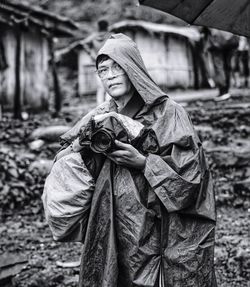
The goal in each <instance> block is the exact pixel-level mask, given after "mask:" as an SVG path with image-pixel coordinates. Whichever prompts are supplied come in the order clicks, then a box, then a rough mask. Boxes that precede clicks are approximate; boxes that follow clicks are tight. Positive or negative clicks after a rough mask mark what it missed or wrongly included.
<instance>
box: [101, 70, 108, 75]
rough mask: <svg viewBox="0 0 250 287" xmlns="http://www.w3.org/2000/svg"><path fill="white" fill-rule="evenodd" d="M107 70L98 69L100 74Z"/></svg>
mask: <svg viewBox="0 0 250 287" xmlns="http://www.w3.org/2000/svg"><path fill="white" fill-rule="evenodd" d="M107 71H108V69H100V70H99V73H100V74H103V73H104V74H105V73H106V72H107Z"/></svg>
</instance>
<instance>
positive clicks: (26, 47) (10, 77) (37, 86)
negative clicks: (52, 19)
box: [0, 28, 49, 109]
mask: <svg viewBox="0 0 250 287" xmlns="http://www.w3.org/2000/svg"><path fill="white" fill-rule="evenodd" d="M2 39H3V44H4V50H5V54H6V60H7V63H8V68H7V69H5V70H4V71H0V96H1V97H2V99H3V103H4V105H6V106H9V107H13V102H14V93H15V53H16V52H15V49H16V39H15V34H14V30H13V29H11V28H6V29H4V33H3V35H2ZM48 60H49V50H48V42H47V39H46V38H44V37H42V36H41V35H40V34H39V33H35V32H30V31H29V32H23V33H22V35H21V75H20V76H21V77H20V79H21V103H22V106H23V108H24V109H26V108H27V109H45V108H47V106H48V100H49V84H48V82H49V81H48V77H49V66H48Z"/></svg>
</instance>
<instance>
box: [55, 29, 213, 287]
mask: <svg viewBox="0 0 250 287" xmlns="http://www.w3.org/2000/svg"><path fill="white" fill-rule="evenodd" d="M96 65H97V72H98V75H99V76H100V79H101V80H102V83H103V85H104V88H105V90H106V91H107V93H108V94H109V95H110V96H111V100H110V101H108V102H105V103H104V104H103V105H101V106H99V107H97V108H96V110H95V111H93V112H91V113H90V114H88V115H87V116H85V117H84V118H83V119H82V120H80V121H79V122H78V123H77V124H76V125H75V126H74V127H73V128H72V129H71V130H70V131H69V132H67V133H66V134H65V135H64V136H63V137H62V139H63V141H64V148H65V149H64V150H62V151H61V152H60V153H59V154H58V156H57V158H58V159H59V158H63V156H64V155H65V154H70V152H76V151H77V150H78V147H77V146H75V145H70V143H72V142H73V143H75V139H76V138H77V137H78V135H79V132H81V131H83V130H84V128H85V127H86V126H87V124H88V123H89V120H90V119H91V117H92V116H93V115H98V114H105V113H109V112H112V111H113V112H116V113H119V114H122V115H126V116H129V117H130V118H132V119H134V120H136V121H138V122H140V123H142V124H143V125H144V126H145V128H146V129H150V130H151V131H152V134H151V136H148V137H146V138H145V140H142V142H141V144H142V146H143V147H144V149H143V150H144V152H141V151H140V148H135V147H134V146H132V145H131V144H130V143H123V142H119V141H116V142H115V144H116V147H115V149H114V150H113V151H112V152H111V153H109V154H108V155H107V156H104V158H103V164H102V167H101V168H100V171H99V173H98V175H97V176H96V180H95V190H94V192H93V197H92V201H91V207H90V212H89V216H88V221H87V224H85V226H82V224H79V225H78V227H76V229H77V228H78V229H79V230H80V229H82V230H81V231H79V230H78V231H77V232H76V233H77V234H82V238H81V241H82V242H83V244H84V248H83V253H82V261H81V271H80V286H91V287H95V286H96V287H104V286H107V287H116V286H118V287H130V286H131V287H132V286H133V287H136V286H138V287H139V286H148V287H149V286H151V287H157V286H158V287H159V286H161V287H163V286H168V287H170V286H173V287H177V286H181V287H183V286H192V287H195V286H197V287H198V286H202V287H206V286H207V287H208V286H209V287H214V286H216V280H215V275H214V267H213V254H214V229H215V202H214V194H213V189H212V183H211V177H210V173H209V171H208V169H207V165H206V162H205V158H204V154H203V150H202V146H201V143H200V141H199V138H198V137H197V135H196V133H195V131H194V129H193V126H192V124H191V122H190V119H189V117H188V116H187V114H186V112H185V111H184V109H183V108H182V107H181V106H179V105H178V104H176V103H175V102H174V101H172V100H171V99H170V98H169V97H168V96H167V95H166V94H165V93H164V92H163V91H162V90H161V89H160V88H159V87H158V86H157V85H156V84H155V82H154V81H153V80H152V79H151V77H150V76H149V74H148V72H147V70H146V68H145V65H144V63H143V60H142V58H141V56H140V53H139V51H138V49H137V46H136V44H135V43H134V42H133V41H132V40H131V39H130V38H128V37H127V36H125V35H123V34H116V35H112V36H111V37H110V38H109V39H108V40H107V41H106V43H105V45H104V46H103V47H102V48H101V50H100V51H99V53H98V56H97V61H96ZM69 145H70V146H69ZM67 146H68V147H67ZM85 156H86V158H85ZM92 156H94V154H92V155H90V154H85V155H83V159H85V160H84V161H85V163H86V165H87V166H89V167H90V170H91V168H92V167H93V165H91V159H92ZM87 158H88V159H87ZM85 222H86V221H85ZM62 240H63V238H62Z"/></svg>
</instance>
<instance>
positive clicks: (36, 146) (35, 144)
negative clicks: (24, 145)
mask: <svg viewBox="0 0 250 287" xmlns="http://www.w3.org/2000/svg"><path fill="white" fill-rule="evenodd" d="M44 144H45V141H44V140H39V139H38V140H34V141H32V142H31V143H29V148H30V149H31V150H32V151H40V149H41V148H42V147H43V146H44Z"/></svg>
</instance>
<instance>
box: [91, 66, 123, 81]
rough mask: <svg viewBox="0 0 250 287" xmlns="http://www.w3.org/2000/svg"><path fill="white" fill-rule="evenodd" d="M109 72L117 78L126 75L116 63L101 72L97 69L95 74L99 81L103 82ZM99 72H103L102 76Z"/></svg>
mask: <svg viewBox="0 0 250 287" xmlns="http://www.w3.org/2000/svg"><path fill="white" fill-rule="evenodd" d="M117 68H118V69H117ZM116 69H117V70H116ZM110 71H111V72H112V75H113V76H114V77H118V76H121V75H125V74H126V72H125V71H124V70H123V68H122V67H121V66H120V65H119V64H117V63H116V64H113V65H111V66H110V67H106V68H105V69H103V71H102V70H101V69H97V70H96V73H97V75H98V76H99V78H100V79H101V80H105V79H107V78H108V76H109V73H110ZM101 72H104V74H103V76H102V75H101Z"/></svg>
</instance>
